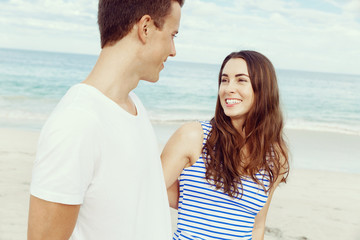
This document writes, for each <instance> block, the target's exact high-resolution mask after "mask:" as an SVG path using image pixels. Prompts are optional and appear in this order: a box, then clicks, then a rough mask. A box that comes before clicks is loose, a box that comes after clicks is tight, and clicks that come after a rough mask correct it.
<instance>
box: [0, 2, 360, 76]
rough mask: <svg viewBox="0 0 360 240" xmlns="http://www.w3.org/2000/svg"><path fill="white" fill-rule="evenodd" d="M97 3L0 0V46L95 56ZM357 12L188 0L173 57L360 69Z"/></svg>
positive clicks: (347, 6)
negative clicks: (256, 57)
mask: <svg viewBox="0 0 360 240" xmlns="http://www.w3.org/2000/svg"><path fill="white" fill-rule="evenodd" d="M97 3H98V1H97V0H72V1H68V0H35V1H28V0H10V1H0V28H1V29H2V35H4V36H6V37H4V36H2V37H1V38H0V47H14V48H26V49H39V50H48V51H49V50H50V51H51V50H54V51H64V52H80V53H92V54H97V53H98V51H99V50H100V47H99V33H98V28H97V23H96V21H97V19H96V17H97V16H96V15H97ZM306 4H307V5H306ZM359 13H360V1H359V0H319V1H317V2H316V4H315V2H308V1H301V0H292V1H288V0H241V1H238V0H227V1H224V0H211V1H209V0H188V1H186V2H185V5H184V7H183V10H182V20H181V27H180V33H179V37H178V38H177V39H176V47H177V57H176V59H177V60H182V61H195V62H207V63H217V64H219V63H220V62H221V61H222V59H223V58H224V57H225V56H226V55H227V54H228V53H229V52H231V51H235V50H240V49H253V50H257V51H260V52H262V53H264V54H265V55H267V56H268V57H269V58H270V59H271V60H272V61H273V63H274V65H275V66H276V67H278V68H285V69H298V70H310V71H330V72H332V71H336V72H343V73H357V74H360V69H359V68H358V66H355V65H356V64H355V63H358V62H360V59H359V58H360V48H359V47H358V46H359V45H360V20H359V19H360V16H359Z"/></svg>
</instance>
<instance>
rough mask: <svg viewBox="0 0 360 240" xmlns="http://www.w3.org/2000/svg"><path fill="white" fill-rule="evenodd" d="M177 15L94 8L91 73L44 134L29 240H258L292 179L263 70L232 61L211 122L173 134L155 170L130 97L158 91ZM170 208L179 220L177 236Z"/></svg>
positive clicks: (114, 4) (166, 10)
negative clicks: (140, 90) (96, 45)
mask: <svg viewBox="0 0 360 240" xmlns="http://www.w3.org/2000/svg"><path fill="white" fill-rule="evenodd" d="M182 5H183V0H162V1H160V0H154V1H145V0H137V1H129V0H127V1H116V0H100V1H99V10H98V23H99V28H100V35H101V46H102V51H101V53H100V56H99V58H98V61H97V63H96V65H95V66H94V68H93V70H92V72H91V73H90V74H89V76H88V77H87V78H86V79H85V80H84V81H83V82H82V83H80V84H77V85H75V86H73V87H72V88H70V90H69V91H68V92H67V93H66V95H65V96H64V97H63V98H62V99H61V101H60V102H59V104H58V106H57V107H56V108H55V110H54V111H53V113H52V114H51V116H50V117H49V119H48V120H47V122H46V124H45V125H44V127H43V129H42V131H41V135H40V139H39V145H38V151H37V158H36V161H35V165H34V169H33V177H32V183H31V190H30V191H31V197H30V210H29V223H28V239H29V240H34V239H52V240H57V239H77V240H80V239H81V240H91V239H95V240H100V239H107V240H110V239H124V240H132V239H136V240H140V239H154V240H168V239H171V238H172V237H173V238H174V239H263V236H264V229H265V218H266V214H267V210H268V207H269V204H270V200H271V196H272V194H273V192H274V190H275V188H276V186H277V185H278V184H279V183H280V182H281V181H284V180H285V178H286V173H287V171H288V164H287V163H288V161H287V149H286V145H285V143H284V141H283V138H282V124H283V123H282V115H281V111H280V108H279V96H278V88H277V83H276V76H275V72H274V68H273V66H272V64H271V63H270V61H269V60H268V59H267V58H266V57H264V56H263V55H261V54H259V53H256V52H252V51H242V52H237V53H232V54H230V55H229V56H228V57H227V58H226V59H225V60H224V62H223V64H222V66H221V69H220V75H219V83H218V84H219V95H218V100H217V101H218V102H217V107H216V113H215V117H214V118H213V119H212V120H211V121H210V122H201V123H188V124H185V125H184V126H182V127H181V128H180V129H179V130H178V131H176V133H175V134H174V135H173V136H172V137H171V139H170V140H169V142H168V143H167V144H166V146H165V148H164V150H163V153H162V156H161V161H162V165H161V162H160V158H159V154H158V145H157V141H156V136H155V134H154V131H153V128H152V126H151V123H150V121H149V119H148V117H147V115H146V112H145V109H144V107H143V106H142V104H141V102H140V100H139V99H138V98H137V96H136V95H135V94H134V93H132V90H133V89H135V88H136V86H137V84H138V82H139V81H140V80H145V81H149V82H156V81H158V79H159V73H160V71H161V70H162V68H163V67H164V65H163V62H165V61H166V59H167V57H169V56H171V57H173V56H175V54H176V51H175V46H174V41H173V38H174V36H175V35H176V34H177V32H178V28H179V22H180V15H181V6H182ZM162 167H163V168H162ZM179 176H180V177H179ZM166 190H167V191H166ZM167 194H168V196H167ZM168 199H169V203H170V206H172V207H174V208H178V209H179V219H178V229H177V231H176V232H175V233H174V235H173V236H172V233H171V221H170V213H169V207H168V206H169V205H168V204H169V203H168Z"/></svg>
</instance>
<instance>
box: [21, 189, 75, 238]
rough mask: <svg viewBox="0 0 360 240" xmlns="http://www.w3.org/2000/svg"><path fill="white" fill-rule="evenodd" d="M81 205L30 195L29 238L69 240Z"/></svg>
mask: <svg viewBox="0 0 360 240" xmlns="http://www.w3.org/2000/svg"><path fill="white" fill-rule="evenodd" d="M79 210H80V205H65V204H60V203H54V202H48V201H45V200H42V199H40V198H37V197H34V196H32V195H31V196H30V208H29V220H28V234H27V236H28V240H42V239H51V240H68V239H69V238H70V236H71V234H72V232H73V230H74V227H75V224H76V220H77V217H78V214H79Z"/></svg>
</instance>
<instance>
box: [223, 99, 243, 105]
mask: <svg viewBox="0 0 360 240" xmlns="http://www.w3.org/2000/svg"><path fill="white" fill-rule="evenodd" d="M225 101H226V103H227V104H235V103H240V102H241V100H238V99H226V100H225Z"/></svg>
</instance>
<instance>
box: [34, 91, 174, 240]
mask: <svg viewBox="0 0 360 240" xmlns="http://www.w3.org/2000/svg"><path fill="white" fill-rule="evenodd" d="M130 97H131V99H132V101H133V102H134V103H135V106H136V109H137V115H136V116H134V115H131V114H129V113H128V112H126V111H125V110H124V109H122V108H121V107H120V106H118V105H117V104H116V103H115V102H113V101H112V100H110V99H109V98H107V97H106V96H105V95H103V94H102V93H101V92H100V91H99V90H97V89H96V88H94V87H92V86H89V85H86V84H77V85H75V86H73V87H72V88H71V89H70V90H69V91H68V92H67V93H66V95H65V96H64V97H63V98H62V99H61V101H60V103H59V104H58V106H57V107H56V108H55V110H54V112H53V113H52V114H51V116H50V117H49V119H48V121H47V122H46V124H45V126H44V127H43V129H42V131H41V135H40V140H39V145H38V151H37V157H36V161H35V164H34V168H33V176H32V183H31V190H30V191H31V194H32V195H33V196H35V197H38V198H41V199H44V200H47V201H51V202H56V203H63V204H70V205H73V204H74V205H78V204H81V207H80V212H79V216H78V219H77V223H76V226H75V229H74V232H73V234H72V237H71V238H70V239H76V240H91V239H94V240H100V239H106V240H111V239H124V240H132V239H136V240H137V239H138V240H143V239H154V240H168V239H171V222H170V213H169V207H168V202H167V194H166V187H165V183H164V179H163V172H162V168H161V161H160V157H159V148H158V144H157V141H156V136H155V133H154V130H153V128H152V126H151V123H150V121H149V119H148V116H147V114H146V111H145V109H144V107H143V105H142V104H141V102H140V100H139V99H138V98H137V97H136V95H135V94H134V93H130Z"/></svg>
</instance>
